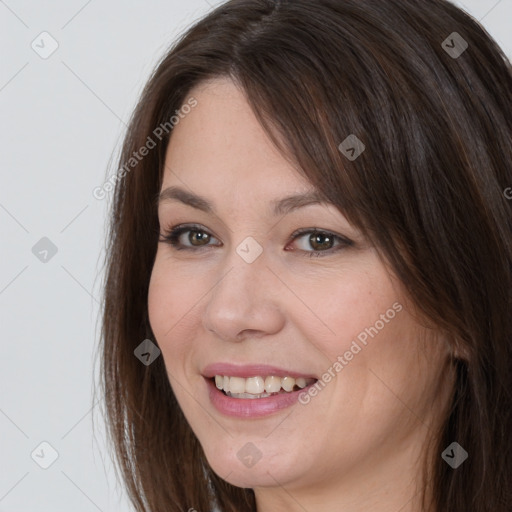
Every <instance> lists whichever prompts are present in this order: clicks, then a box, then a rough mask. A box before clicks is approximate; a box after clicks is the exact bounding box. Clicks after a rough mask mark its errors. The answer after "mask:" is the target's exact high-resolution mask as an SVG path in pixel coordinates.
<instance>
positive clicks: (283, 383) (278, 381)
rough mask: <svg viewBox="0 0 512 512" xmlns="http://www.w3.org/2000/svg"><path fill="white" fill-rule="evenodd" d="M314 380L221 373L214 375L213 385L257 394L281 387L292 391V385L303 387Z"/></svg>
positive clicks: (275, 390)
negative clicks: (232, 375) (244, 376)
mask: <svg viewBox="0 0 512 512" xmlns="http://www.w3.org/2000/svg"><path fill="white" fill-rule="evenodd" d="M309 381H311V382H314V379H307V380H306V379H304V378H302V377H299V378H297V379H294V378H293V377H282V378H281V377H276V376H273V375H271V376H268V377H250V378H248V379H244V378H243V377H227V376H225V375H224V376H223V375H215V385H216V386H217V388H219V389H222V390H224V391H225V392H228V391H229V392H231V393H237V394H238V393H251V394H253V395H259V394H261V393H265V392H266V393H278V392H279V391H280V389H281V388H283V389H284V390H285V391H292V390H293V388H294V386H295V385H297V386H298V387H299V388H301V389H302V388H305V387H306V385H307V384H309V383H311V382H309Z"/></svg>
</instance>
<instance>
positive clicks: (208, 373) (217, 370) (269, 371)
mask: <svg viewBox="0 0 512 512" xmlns="http://www.w3.org/2000/svg"><path fill="white" fill-rule="evenodd" d="M202 375H203V377H206V378H211V377H215V375H223V376H224V375H227V376H228V377H244V378H245V379H248V378H249V377H267V376H269V375H273V376H276V377H293V378H294V379H296V378H298V377H303V378H305V379H318V377H316V376H315V375H312V374H307V373H299V372H295V371H293V370H286V369H284V368H278V367H277V366H269V365H266V364H249V365H235V364H231V363H213V364H209V365H208V366H206V368H204V369H203V371H202ZM290 394H291V393H290ZM248 400H251V399H250V398H249V399H248ZM259 400H264V399H263V398H260V399H259Z"/></svg>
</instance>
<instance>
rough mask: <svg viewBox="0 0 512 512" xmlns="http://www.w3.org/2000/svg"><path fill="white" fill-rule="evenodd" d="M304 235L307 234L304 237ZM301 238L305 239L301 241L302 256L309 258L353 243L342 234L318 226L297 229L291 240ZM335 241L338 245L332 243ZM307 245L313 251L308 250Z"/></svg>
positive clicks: (329, 252)
mask: <svg viewBox="0 0 512 512" xmlns="http://www.w3.org/2000/svg"><path fill="white" fill-rule="evenodd" d="M305 235H309V236H308V237H306V236H305ZM301 238H303V239H304V241H305V243H302V248H301V251H302V252H303V253H304V254H303V255H304V256H309V257H310V258H312V257H323V256H328V255H329V254H332V253H335V252H338V251H340V250H341V249H344V248H346V247H349V246H352V245H353V242H352V240H349V239H348V238H346V237H344V236H341V235H337V234H335V233H332V232H330V231H324V230H322V229H318V228H303V229H298V230H297V231H295V232H294V233H293V234H292V240H300V239H301ZM335 242H338V245H334V243H335ZM308 246H309V247H312V248H313V251H308V250H307V247H308Z"/></svg>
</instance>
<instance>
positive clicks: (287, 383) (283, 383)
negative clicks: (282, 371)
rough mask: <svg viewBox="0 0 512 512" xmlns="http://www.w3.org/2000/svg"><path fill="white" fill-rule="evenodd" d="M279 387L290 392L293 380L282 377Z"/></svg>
mask: <svg viewBox="0 0 512 512" xmlns="http://www.w3.org/2000/svg"><path fill="white" fill-rule="evenodd" d="M281 386H283V389H284V390H285V391H291V390H292V389H293V386H295V379H294V378H293V377H284V378H283V379H282V381H281Z"/></svg>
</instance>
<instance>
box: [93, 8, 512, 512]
mask: <svg viewBox="0 0 512 512" xmlns="http://www.w3.org/2000/svg"><path fill="white" fill-rule="evenodd" d="M215 77H230V78H231V79H233V80H234V81H235V82H236V83H237V84H239V85H240V86H241V87H242V89H243V90H244V92H245V94H246V96H247V100H248V101H249V103H250V105H251V107H252V108H253V110H254V113H255V115H256V116H257V117H258V119H259V121H260V123H261V124H262V126H263V127H264V128H265V129H266V130H267V132H268V133H269V135H270V136H271V137H272V140H273V141H274V143H275V144H276V146H277V147H278V148H279V149H280V150H281V151H282V154H283V155H285V156H286V157H287V158H289V159H290V161H293V162H294V163H295V164H297V166H298V168H299V171H298V172H301V173H302V174H303V175H304V176H305V177H306V178H307V179H308V180H309V181H310V182H311V183H312V184H313V185H314V186H316V187H317V189H318V190H319V191H320V192H321V193H322V194H323V195H324V197H325V198H326V199H327V200H328V201H330V202H331V203H333V204H334V205H335V206H336V207H338V208H339V209H340V211H341V212H342V213H343V214H344V215H345V216H346V217H347V218H348V219H349V220H350V221H351V222H352V223H353V224H354V225H355V226H356V227H357V228H359V229H361V230H362V231H363V233H364V234H365V235H366V236H367V237H368V238H369V239H370V240H371V241H372V242H373V243H374V245H375V246H376V247H377V248H378V250H379V252H380V254H381V255H382V257H383V258H384V259H385V260H386V261H387V262H389V265H390V267H391V268H392V269H393V271H394V272H395V273H396V275H398V277H399V278H400V280H401V281H402V283H403V285H404V287H405V289H406V290H407V292H408V293H409V294H410V296H411V298H412V299H413V301H414V304H415V305H416V306H417V307H418V309H419V310H420V311H421V312H422V314H423V315H424V316H425V318H426V319H428V320H429V321H430V322H432V323H433V324H434V325H435V326H437V328H438V329H439V331H440V332H442V333H444V334H445V335H446V336H448V337H449V339H451V340H453V344H454V347H457V350H458V354H459V356H457V357H455V356H454V359H453V364H454V365H455V371H456V384H455V387H454V389H453V398H452V402H451V407H450V410H449V411H448V415H447V417H446V418H445V421H444V422H443V427H442V431H441V432H439V435H438V436H437V440H436V442H435V445H433V446H431V452H432V454H433V457H432V458H431V459H429V464H430V467H431V471H432V475H433V476H432V479H431V480H430V483H429V485H430V486H431V489H432V495H433V498H434V502H433V507H434V509H435V510H437V511H439V512H441V511H445V510H450V512H468V511H472V512H484V511H486V512H487V511H489V512H490V511H492V512H505V511H507V512H509V511H510V510H512V498H511V494H512V491H511V482H512V443H511V441H510V436H511V435H512V416H511V415H512V397H511V390H512V372H511V368H512V320H511V319H512V315H511V306H512V297H511V290H512V201H511V200H508V199H507V194H504V191H505V190H507V189H508V187H511V186H512V144H511V141H512V138H511V137H512V73H511V65H510V62H509V61H508V59H507V58H506V56H505V55H504V54H503V52H502V50H501V49H500V48H499V47H498V45H497V44H496V43H495V42H494V40H493V39H492V38H491V37H490V36H489V34H488V33H487V32H486V31H485V30H484V29H483V28H482V26H481V25H479V24H478V23H477V22H476V21H475V20H474V19H472V18H471V17H470V16H468V15H467V14H466V13H464V12H463V11H462V10H460V9H458V8H456V7H455V6H454V5H452V4H450V3H448V2H447V1H444V0H314V1H313V0H290V1H285V0H282V1H279V0H275V1H273V0H231V1H228V2H227V3H225V4H223V5H221V6H219V7H218V8H216V9H215V10H213V11H212V12H211V13H210V14H208V15H207V16H206V17H205V18H204V19H202V20H200V21H198V22H196V23H195V24H194V26H192V27H191V28H190V29H189V30H188V31H187V32H186V33H185V34H184V35H183V36H182V37H181V38H180V39H179V40H178V41H177V42H176V43H175V44H174V45H173V46H172V48H171V49H170V50H169V52H168V53H167V54H166V55H165V56H164V58H163V59H162V60H161V62H160V63H159V65H158V66H157V67H156V69H155V71H154V72H153V74H152V76H151V78H150V80H149V81H148V83H147V85H146V87H145V89H144V91H143V93H142V97H141V99H140V101H139V103H138V105H137V107H136V109H135V111H134V114H133V116H132V119H131V122H130V124H129V128H128V131H127V134H126V137H125V140H124V145H123V148H122V153H121V156H120V159H119V169H124V171H123V172H118V175H117V176H116V177H115V185H116V186H115V190H114V192H113V196H112V198H113V202H112V213H111V217H110V225H109V232H108V238H107V257H106V262H105V265H106V277H105V286H104V300H103V316H102V351H101V358H102V359H101V362H102V367H101V371H102V373H101V378H102V380H101V385H102V393H103V394H104V396H105V405H106V407H105V412H106V415H107V425H108V433H109V436H110V440H111V443H112V446H113V447H114V450H115V456H116V461H117V464H118V467H119V469H120V471H121V474H122V477H123V478H124V481H125V483H126V486H127V489H128V492H129V495H130V498H131V500H132V502H133V504H134V505H135V507H136V509H137V510H138V511H145V512H149V511H151V512H157V511H163V510H165V511H168V512H172V511H176V512H177V511H183V510H188V509H189V508H195V509H196V510H198V511H209V510H211V505H212V503H213V502H216V503H217V504H218V507H219V509H220V510H221V511H222V512H241V511H248V512H249V511H255V510H256V505H255V498H254V493H253V491H252V490H251V489H241V488H237V487H234V486H232V485H230V484H228V483H227V482H225V481H223V480H222V479H221V478H220V477H218V476H217V475H216V474H215V473H214V472H213V471H212V470H211V468H210V466H209V464H208V463H207V461H206V459H205V457H204V453H203V450H202V448H201V446H200V444H199V442H198V439H197V438H196V437H195V435H194V434H193V432H192V430H191V429H190V427H189V425H188V424H187V422H186V420H185V418H184V416H183V414H182V412H181V410H180V408H179V406H178V404H177V401H176V399H175V397H174V394H173V392H172V389H171V387H170V384H169V381H168V377H167V374H166V371H165V366H164V362H163V358H162V357H160V358H158V359H156V361H155V362H154V363H152V364H150V365H148V366H146V365H144V364H141V362H140V361H139V360H138V359H137V358H136V357H135V356H134V349H135V348H136V347H137V346H138V345H139V344H140V343H141V342H142V341H143V340H145V339H151V340H153V342H154V343H157V340H155V337H154V336H153V333H152V332H151V327H150V325H149V321H148V308H147V296H148V285H149V281H150V276H151V271H152V265H153V262H154V258H155V254H156V249H157V241H158V237H159V224H158V217H157V210H156V207H155V197H156V196H157V194H158V193H159V191H160V186H161V183H162V174H163V166H164V158H165V152H166V148H167V145H168V142H169V137H170V136H171V135H172V126H171V125H170V124H169V119H170V118H171V117H172V116H173V115H176V111H177V110H178V111H179V110H180V108H181V107H182V106H183V105H184V104H186V103H187V101H190V91H191V90H192V88H193V87H194V86H196V85H198V84H199V83H200V82H202V81H204V80H206V79H209V78H215ZM165 123H167V124H165ZM171 124H172V123H171ZM162 126H163V127H164V129H163V130H162V128H161V129H160V130H159V131H158V130H157V128H158V127H162ZM349 135H355V136H356V137H357V138H358V139H360V140H361V141H362V142H363V143H364V145H365V151H364V152H363V153H362V154H361V155H360V156H359V157H358V158H357V159H351V158H347V154H344V153H343V151H341V150H340V148H339V146H340V143H341V142H342V141H344V140H345V139H346V138H347V137H348V136H349ZM150 139H151V141H152V143H153V144H151V146H152V147H151V149H150V150H149V151H148V153H147V155H146V156H144V157H143V158H141V159H140V161H139V159H137V164H136V165H133V168H131V167H127V166H126V162H128V161H129V160H130V158H133V155H134V153H136V152H138V151H139V150H140V148H141V147H143V146H149V144H150V143H149V140H150ZM123 166H124V167H123ZM455 353H457V352H456V351H454V354H455ZM461 354H462V355H461ZM453 441H456V442H458V443H459V444H460V445H461V446H462V447H463V448H464V449H465V450H466V451H467V452H468V454H469V459H468V460H467V461H466V462H465V463H464V464H462V465H461V466H460V467H458V468H457V469H452V468H451V467H450V466H449V465H448V464H447V463H445V461H444V460H443V459H442V458H441V453H442V451H443V450H444V449H445V448H446V447H447V446H449V445H450V443H452V442H453Z"/></svg>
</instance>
